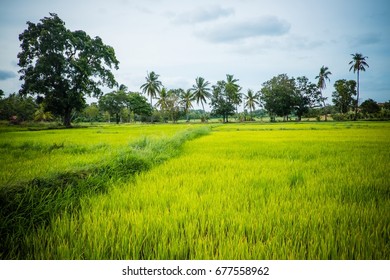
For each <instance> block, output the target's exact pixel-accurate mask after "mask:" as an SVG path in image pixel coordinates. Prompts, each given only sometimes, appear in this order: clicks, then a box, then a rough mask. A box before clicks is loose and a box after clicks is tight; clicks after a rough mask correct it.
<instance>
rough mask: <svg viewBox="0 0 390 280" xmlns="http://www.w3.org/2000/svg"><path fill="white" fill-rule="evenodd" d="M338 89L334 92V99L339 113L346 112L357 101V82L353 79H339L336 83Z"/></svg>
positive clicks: (335, 86)
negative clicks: (355, 97)
mask: <svg viewBox="0 0 390 280" xmlns="http://www.w3.org/2000/svg"><path fill="white" fill-rule="evenodd" d="M334 88H335V89H336V91H334V92H333V94H332V101H333V103H334V105H335V107H336V108H337V109H338V112H339V113H342V114H345V113H347V112H348V111H349V110H351V109H352V108H354V105H355V103H356V100H355V99H354V96H356V82H355V81H353V80H349V81H347V80H344V79H343V80H337V81H336V82H335V84H334Z"/></svg>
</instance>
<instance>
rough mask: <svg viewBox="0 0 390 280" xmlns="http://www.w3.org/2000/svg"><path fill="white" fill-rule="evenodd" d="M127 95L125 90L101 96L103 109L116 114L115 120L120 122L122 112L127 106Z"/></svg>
mask: <svg viewBox="0 0 390 280" xmlns="http://www.w3.org/2000/svg"><path fill="white" fill-rule="evenodd" d="M126 103H127V95H126V93H125V92H124V91H122V90H118V91H116V92H110V93H107V94H105V95H103V96H101V97H100V98H99V107H100V109H101V110H102V111H107V112H108V113H109V114H110V115H114V116H115V121H116V123H117V124H118V123H119V122H120V114H121V111H122V109H123V108H125V107H126Z"/></svg>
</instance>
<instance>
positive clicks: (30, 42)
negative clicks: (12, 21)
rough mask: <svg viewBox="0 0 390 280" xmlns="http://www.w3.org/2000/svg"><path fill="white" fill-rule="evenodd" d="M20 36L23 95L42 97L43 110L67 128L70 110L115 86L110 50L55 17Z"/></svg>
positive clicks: (115, 62)
mask: <svg viewBox="0 0 390 280" xmlns="http://www.w3.org/2000/svg"><path fill="white" fill-rule="evenodd" d="M27 25H28V28H27V29H26V30H25V31H24V32H23V33H21V34H20V35H19V40H20V41H21V45H20V46H21V48H22V51H21V52H20V53H19V54H18V59H19V63H18V65H19V66H20V67H21V69H20V70H19V73H20V74H21V76H20V79H21V80H23V81H24V83H23V85H22V88H21V90H20V93H21V94H22V95H26V94H33V95H34V94H35V95H43V96H44V100H45V106H46V107H47V109H48V110H50V111H51V112H53V113H55V114H57V115H60V116H62V117H63V123H64V125H65V126H70V125H71V124H70V121H71V112H72V110H76V111H80V110H81V109H83V108H84V106H85V104H86V96H94V97H98V96H100V95H101V94H102V90H101V89H100V87H101V86H103V85H105V86H108V87H110V88H111V87H113V86H115V85H116V84H117V83H116V81H115V78H114V75H113V73H112V72H111V69H112V68H113V67H114V68H115V69H118V64H119V61H118V60H117V59H116V56H115V51H114V49H113V48H112V47H110V46H108V45H105V44H104V43H103V41H102V39H101V38H99V37H95V38H91V37H90V36H89V35H87V34H86V33H85V32H84V31H81V30H77V31H70V30H69V29H67V28H66V27H65V23H64V22H63V21H62V20H61V19H60V18H59V17H58V15H56V14H54V13H50V17H45V18H43V19H41V21H40V22H39V23H37V24H35V23H32V22H27Z"/></svg>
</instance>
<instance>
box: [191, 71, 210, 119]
mask: <svg viewBox="0 0 390 280" xmlns="http://www.w3.org/2000/svg"><path fill="white" fill-rule="evenodd" d="M209 85H210V83H209V82H208V81H206V80H205V79H204V78H202V77H197V78H196V79H195V84H194V85H193V86H192V89H191V90H192V91H193V94H194V99H195V100H196V103H197V104H199V102H200V103H201V104H202V109H203V114H205V113H206V111H205V110H204V103H206V101H207V99H209V98H210V97H211V94H210V88H208V86H209Z"/></svg>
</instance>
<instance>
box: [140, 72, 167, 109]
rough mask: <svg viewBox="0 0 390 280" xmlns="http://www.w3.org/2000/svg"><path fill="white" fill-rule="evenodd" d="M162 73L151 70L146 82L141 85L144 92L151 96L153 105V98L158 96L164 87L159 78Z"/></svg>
mask: <svg viewBox="0 0 390 280" xmlns="http://www.w3.org/2000/svg"><path fill="white" fill-rule="evenodd" d="M159 76H160V75H158V74H156V73H154V71H152V72H150V73H148V74H147V76H146V78H145V79H146V83H144V84H143V85H142V86H141V89H142V92H143V93H145V94H147V95H149V96H150V105H151V106H152V107H153V103H152V100H153V98H155V97H156V96H157V93H159V92H160V89H161V87H162V83H161V81H159V80H158V77H159Z"/></svg>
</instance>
